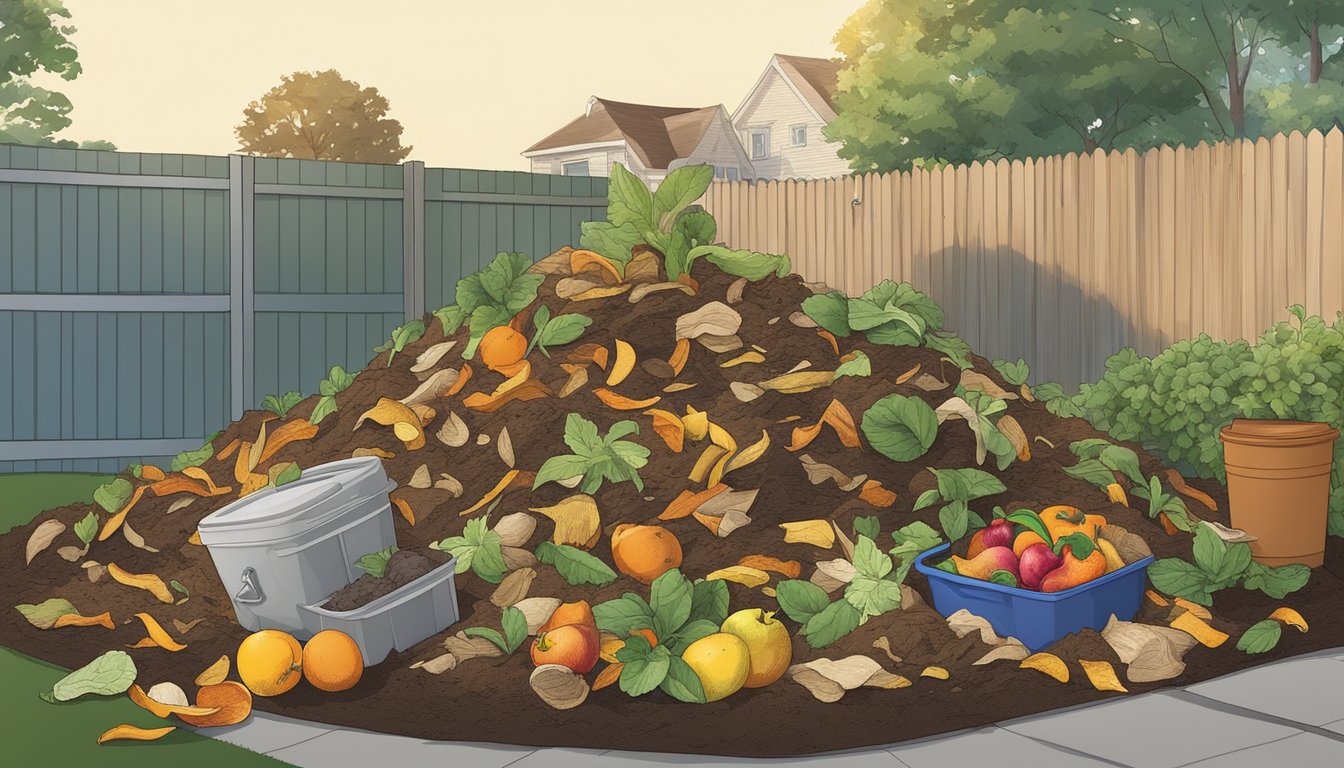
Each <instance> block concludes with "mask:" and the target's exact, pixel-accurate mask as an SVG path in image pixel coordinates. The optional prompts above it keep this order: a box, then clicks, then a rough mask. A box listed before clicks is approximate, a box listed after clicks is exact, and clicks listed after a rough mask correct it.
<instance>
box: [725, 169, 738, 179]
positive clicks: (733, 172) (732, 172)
mask: <svg viewBox="0 0 1344 768" xmlns="http://www.w3.org/2000/svg"><path fill="white" fill-rule="evenodd" d="M724 170H725V176H726V177H727V178H728V180H729V181H737V180H738V179H740V178H741V176H738V174H737V169H736V168H725V169H724Z"/></svg>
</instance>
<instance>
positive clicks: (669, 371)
mask: <svg viewBox="0 0 1344 768" xmlns="http://www.w3.org/2000/svg"><path fill="white" fill-rule="evenodd" d="M639 367H640V368H642V369H643V370H644V372H645V373H647V374H648V375H650V376H652V377H653V378H655V379H671V378H675V377H676V375H677V372H676V371H675V370H673V368H672V364H671V363H669V362H667V361H666V360H663V359H662V358H658V357H649V358H645V359H644V360H641V361H640V363H639Z"/></svg>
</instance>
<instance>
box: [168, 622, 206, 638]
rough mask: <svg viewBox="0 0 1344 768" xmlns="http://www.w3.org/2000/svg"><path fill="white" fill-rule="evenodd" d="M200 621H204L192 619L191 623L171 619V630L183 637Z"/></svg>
mask: <svg viewBox="0 0 1344 768" xmlns="http://www.w3.org/2000/svg"><path fill="white" fill-rule="evenodd" d="M202 621H205V619H192V620H191V621H179V620H178V619H173V628H174V629H176V630H177V634H179V635H185V634H187V633H188V632H190V631H191V629H192V627H195V626H196V625H197V624H200V623H201V622H202Z"/></svg>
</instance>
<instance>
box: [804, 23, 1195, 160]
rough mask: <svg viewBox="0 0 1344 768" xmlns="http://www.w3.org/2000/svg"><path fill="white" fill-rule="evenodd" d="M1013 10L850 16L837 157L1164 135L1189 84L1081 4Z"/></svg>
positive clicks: (842, 45) (1001, 151)
mask: <svg viewBox="0 0 1344 768" xmlns="http://www.w3.org/2000/svg"><path fill="white" fill-rule="evenodd" d="M1020 5H1021V4H1020V3H1018V2H1015V1H1013V2H1010V1H1008V0H982V1H981V2H976V3H948V2H946V1H945V0H900V1H899V2H897V1H895V0H871V1H870V2H869V3H868V4H867V5H865V6H864V7H863V8H861V9H860V10H859V11H858V12H857V13H855V14H854V15H853V16H852V17H851V18H850V19H849V20H848V21H847V22H846V23H845V25H844V27H842V29H841V30H840V32H839V34H838V35H837V36H836V44H837V47H838V49H839V51H840V53H841V54H842V55H843V56H844V57H845V59H846V64H847V66H846V68H845V69H844V71H843V72H842V74H841V76H840V85H839V92H838V94H837V111H838V113H839V116H838V117H837V119H836V120H835V121H834V122H832V123H831V125H830V126H828V128H827V135H828V136H829V137H830V138H832V139H836V140H839V141H842V142H843V143H844V148H843V149H842V150H841V156H843V157H847V158H849V159H850V160H851V163H852V165H853V167H854V168H855V169H856V170H861V171H862V170H882V171H887V170H892V169H896V168H901V167H904V166H906V165H908V164H910V163H912V162H920V161H922V160H928V159H937V160H944V161H950V162H957V163H963V162H969V161H973V160H988V159H994V158H998V157H1014V156H1018V157H1020V156H1030V155H1047V154H1057V153H1061V152H1074V151H1091V150H1093V149H1096V148H1098V147H1100V148H1103V149H1112V148H1116V147H1125V146H1135V145H1140V146H1146V145H1148V144H1150V143H1154V142H1160V141H1163V140H1169V139H1171V138H1173V132H1174V131H1176V126H1177V125H1178V123H1177V122H1175V121H1171V120H1168V119H1167V118H1169V117H1170V116H1171V115H1173V114H1177V113H1181V112H1184V111H1186V110H1187V109H1188V108H1189V106H1190V105H1191V104H1193V103H1194V102H1195V99H1196V98H1197V96H1198V91H1197V85H1196V84H1195V83H1194V82H1192V81H1190V80H1189V78H1187V77H1185V76H1184V75H1183V74H1182V73H1180V72H1177V71H1175V70H1173V69H1171V68H1170V67H1166V66H1164V65H1162V64H1161V63H1159V62H1156V61H1154V60H1153V58H1152V57H1150V56H1144V55H1140V53H1139V52H1138V51H1136V50H1135V48H1134V46H1133V45H1131V44H1128V43H1125V42H1122V41H1118V40H1116V38H1115V36H1114V35H1113V34H1110V31H1109V27H1110V24H1111V19H1110V18H1109V17H1103V16H1102V15H1100V14H1096V13H1092V12H1090V11H1089V10H1088V5H1089V4H1087V3H1085V2H1082V0H1066V1H1065V2H1058V3H1053V4H1051V5H1050V7H1049V8H1035V7H1033V8H1023V7H1019V6H1020ZM1186 124H1187V122H1180V123H1179V125H1181V126H1184V125H1186ZM1200 130H1202V129H1200V128H1199V127H1198V126H1197V125H1196V126H1194V130H1193V132H1194V133H1198V132H1199V131H1200ZM1181 138H1184V137H1181Z"/></svg>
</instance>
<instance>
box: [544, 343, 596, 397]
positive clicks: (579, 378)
mask: <svg viewBox="0 0 1344 768" xmlns="http://www.w3.org/2000/svg"><path fill="white" fill-rule="evenodd" d="M603 351H605V350H603ZM587 384H588V369H587V368H585V367H583V366H578V367H576V368H573V369H571V370H570V372H569V380H568V381H566V382H565V383H564V386H562V387H560V391H559V392H558V393H556V397H558V398H565V397H569V396H570V395H572V394H574V393H575V392H577V391H579V390H580V389H581V388H583V387H584V386H587Z"/></svg>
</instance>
